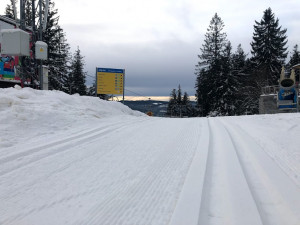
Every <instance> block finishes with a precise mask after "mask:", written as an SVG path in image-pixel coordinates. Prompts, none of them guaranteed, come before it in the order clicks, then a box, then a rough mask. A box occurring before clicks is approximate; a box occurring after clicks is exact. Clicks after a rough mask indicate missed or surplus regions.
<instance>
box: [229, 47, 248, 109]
mask: <svg viewBox="0 0 300 225" xmlns="http://www.w3.org/2000/svg"><path fill="white" fill-rule="evenodd" d="M246 57H247V55H246V54H245V52H244V50H243V48H242V46H241V44H239V45H238V47H237V50H236V52H235V53H233V55H232V73H233V75H234V77H235V78H236V80H237V85H238V88H237V92H236V94H235V99H236V104H235V106H236V111H235V113H236V114H237V115H243V114H245V112H246V111H249V109H248V108H247V106H248V102H247V100H250V99H249V96H250V95H249V94H250V93H251V91H252V89H253V87H252V86H251V85H250V83H249V71H248V69H247V65H248V64H247V59H246Z"/></svg>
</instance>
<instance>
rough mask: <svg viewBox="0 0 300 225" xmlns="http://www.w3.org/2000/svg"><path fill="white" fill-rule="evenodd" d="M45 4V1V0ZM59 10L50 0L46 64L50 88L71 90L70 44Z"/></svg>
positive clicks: (45, 38)
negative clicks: (61, 22) (62, 25)
mask: <svg viewBox="0 0 300 225" xmlns="http://www.w3.org/2000/svg"><path fill="white" fill-rule="evenodd" d="M43 4H44V2H43ZM57 14H58V10H57V9H55V4H54V2H52V0H49V11H48V17H47V24H46V29H45V30H44V31H43V41H44V42H46V43H47V44H48V60H47V61H44V64H46V65H48V66H49V89H55V90H62V91H65V92H69V84H68V83H69V82H70V81H69V77H67V74H68V68H69V67H68V65H69V60H70V53H69V48H70V47H69V44H68V43H67V39H66V34H65V33H64V32H63V29H62V28H61V27H60V26H59V23H58V22H59V16H58V15H57Z"/></svg>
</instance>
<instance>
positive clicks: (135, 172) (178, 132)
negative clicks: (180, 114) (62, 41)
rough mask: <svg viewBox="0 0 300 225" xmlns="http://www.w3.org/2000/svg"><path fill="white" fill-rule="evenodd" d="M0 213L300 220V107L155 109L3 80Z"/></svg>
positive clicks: (56, 218)
mask: <svg viewBox="0 0 300 225" xmlns="http://www.w3.org/2000/svg"><path fill="white" fill-rule="evenodd" d="M0 115H1V118H0V224H1V225H2V224H5V225H6V224H43V225H44V224H45V225H47V224H58V225H59V224H95V225H96V224H97V225H98V224H112V225H114V224H155V225H159V224H164V225H165V224H172V225H175V224H177V225H182V224H188V225H217V224H220V225H223V224H231V225H233V224H236V225H240V224H243V225H247V224H249V225H258V224H264V225H281V224H287V225H299V221H300V181H299V179H300V147H299V146H300V138H299V133H300V126H299V124H300V114H297V113H295V114H278V115H259V116H241V117H224V118H221V117H220V118H189V119H170V118H150V117H147V116H145V115H144V114H142V113H139V112H136V111H132V110H130V109H129V108H128V107H126V106H123V105H122V104H121V103H117V102H106V101H102V100H99V99H98V98H93V97H81V96H78V95H73V96H70V95H67V94H64V93H62V92H57V91H38V90H32V89H29V88H24V89H20V88H11V89H0Z"/></svg>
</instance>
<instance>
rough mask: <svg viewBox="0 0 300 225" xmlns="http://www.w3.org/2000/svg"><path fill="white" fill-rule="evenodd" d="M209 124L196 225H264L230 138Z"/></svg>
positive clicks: (213, 123)
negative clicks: (208, 139)
mask: <svg viewBox="0 0 300 225" xmlns="http://www.w3.org/2000/svg"><path fill="white" fill-rule="evenodd" d="M208 120H209V133H210V141H209V149H208V151H209V152H208V159H207V165H206V173H205V178H204V181H205V182H204V187H203V192H202V201H201V207H200V212H199V221H198V225H223V224H231V225H235V224H236V225H240V224H243V225H254V224H255V225H259V224H263V223H262V221H261V218H260V215H259V212H258V210H257V207H256V204H255V201H254V199H253V196H252V194H251V191H250V188H249V186H248V183H247V180H246V177H245V174H244V173H243V171H242V169H241V164H240V161H239V160H238V157H237V154H236V150H235V147H234V145H233V143H232V141H231V139H230V136H229V135H228V133H227V131H226V130H225V128H224V127H223V126H222V125H221V124H220V123H219V122H218V121H217V120H216V118H209V119H208ZM249 215H251V216H249Z"/></svg>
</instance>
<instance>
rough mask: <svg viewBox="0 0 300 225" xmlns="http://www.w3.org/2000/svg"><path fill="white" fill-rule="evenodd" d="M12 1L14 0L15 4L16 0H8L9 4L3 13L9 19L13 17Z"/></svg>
mask: <svg viewBox="0 0 300 225" xmlns="http://www.w3.org/2000/svg"><path fill="white" fill-rule="evenodd" d="M13 1H15V5H17V0H10V5H7V6H6V8H5V12H4V15H5V16H6V17H8V18H11V19H15V16H14V9H13Z"/></svg>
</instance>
